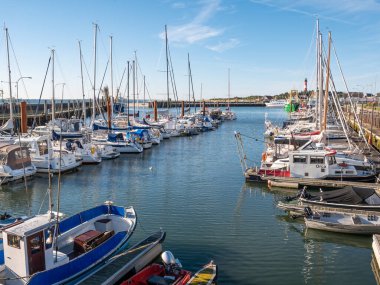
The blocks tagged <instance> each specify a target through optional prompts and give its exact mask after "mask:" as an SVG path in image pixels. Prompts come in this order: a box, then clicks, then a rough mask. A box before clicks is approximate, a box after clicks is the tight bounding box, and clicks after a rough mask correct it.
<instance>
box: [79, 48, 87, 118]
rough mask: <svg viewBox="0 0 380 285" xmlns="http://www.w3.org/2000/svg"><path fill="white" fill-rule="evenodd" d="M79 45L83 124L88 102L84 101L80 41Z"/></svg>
mask: <svg viewBox="0 0 380 285" xmlns="http://www.w3.org/2000/svg"><path fill="white" fill-rule="evenodd" d="M78 44H79V57H80V77H81V81H82V96H83V100H82V116H83V124H84V123H85V121H86V102H85V101H84V98H85V97H84V84H83V64H82V46H81V44H80V41H78Z"/></svg>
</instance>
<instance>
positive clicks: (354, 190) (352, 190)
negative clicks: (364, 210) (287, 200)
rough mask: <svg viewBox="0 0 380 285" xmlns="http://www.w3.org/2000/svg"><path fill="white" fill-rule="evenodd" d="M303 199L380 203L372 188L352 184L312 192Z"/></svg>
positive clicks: (342, 202)
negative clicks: (335, 188) (330, 189)
mask: <svg viewBox="0 0 380 285" xmlns="http://www.w3.org/2000/svg"><path fill="white" fill-rule="evenodd" d="M321 198H322V200H321ZM304 200H311V201H323V202H327V203H337V204H352V205H357V204H369V205H380V197H379V196H378V195H377V194H376V192H375V190H374V189H369V188H360V187H352V186H345V187H344V188H341V189H338V190H332V191H325V192H320V193H313V194H311V196H310V198H309V199H304Z"/></svg>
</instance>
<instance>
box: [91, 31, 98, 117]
mask: <svg viewBox="0 0 380 285" xmlns="http://www.w3.org/2000/svg"><path fill="white" fill-rule="evenodd" d="M97 31H98V25H97V24H94V83H93V84H94V85H93V86H92V89H93V91H94V98H93V102H92V123H94V122H95V102H96V90H95V87H96V37H97Z"/></svg>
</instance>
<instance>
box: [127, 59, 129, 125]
mask: <svg viewBox="0 0 380 285" xmlns="http://www.w3.org/2000/svg"><path fill="white" fill-rule="evenodd" d="M127 69H128V73H127V103H128V107H127V120H128V126H129V60H128V61H127Z"/></svg>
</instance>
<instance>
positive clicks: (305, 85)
mask: <svg viewBox="0 0 380 285" xmlns="http://www.w3.org/2000/svg"><path fill="white" fill-rule="evenodd" d="M303 91H304V92H305V93H306V92H307V78H305V81H304V83H303Z"/></svg>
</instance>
